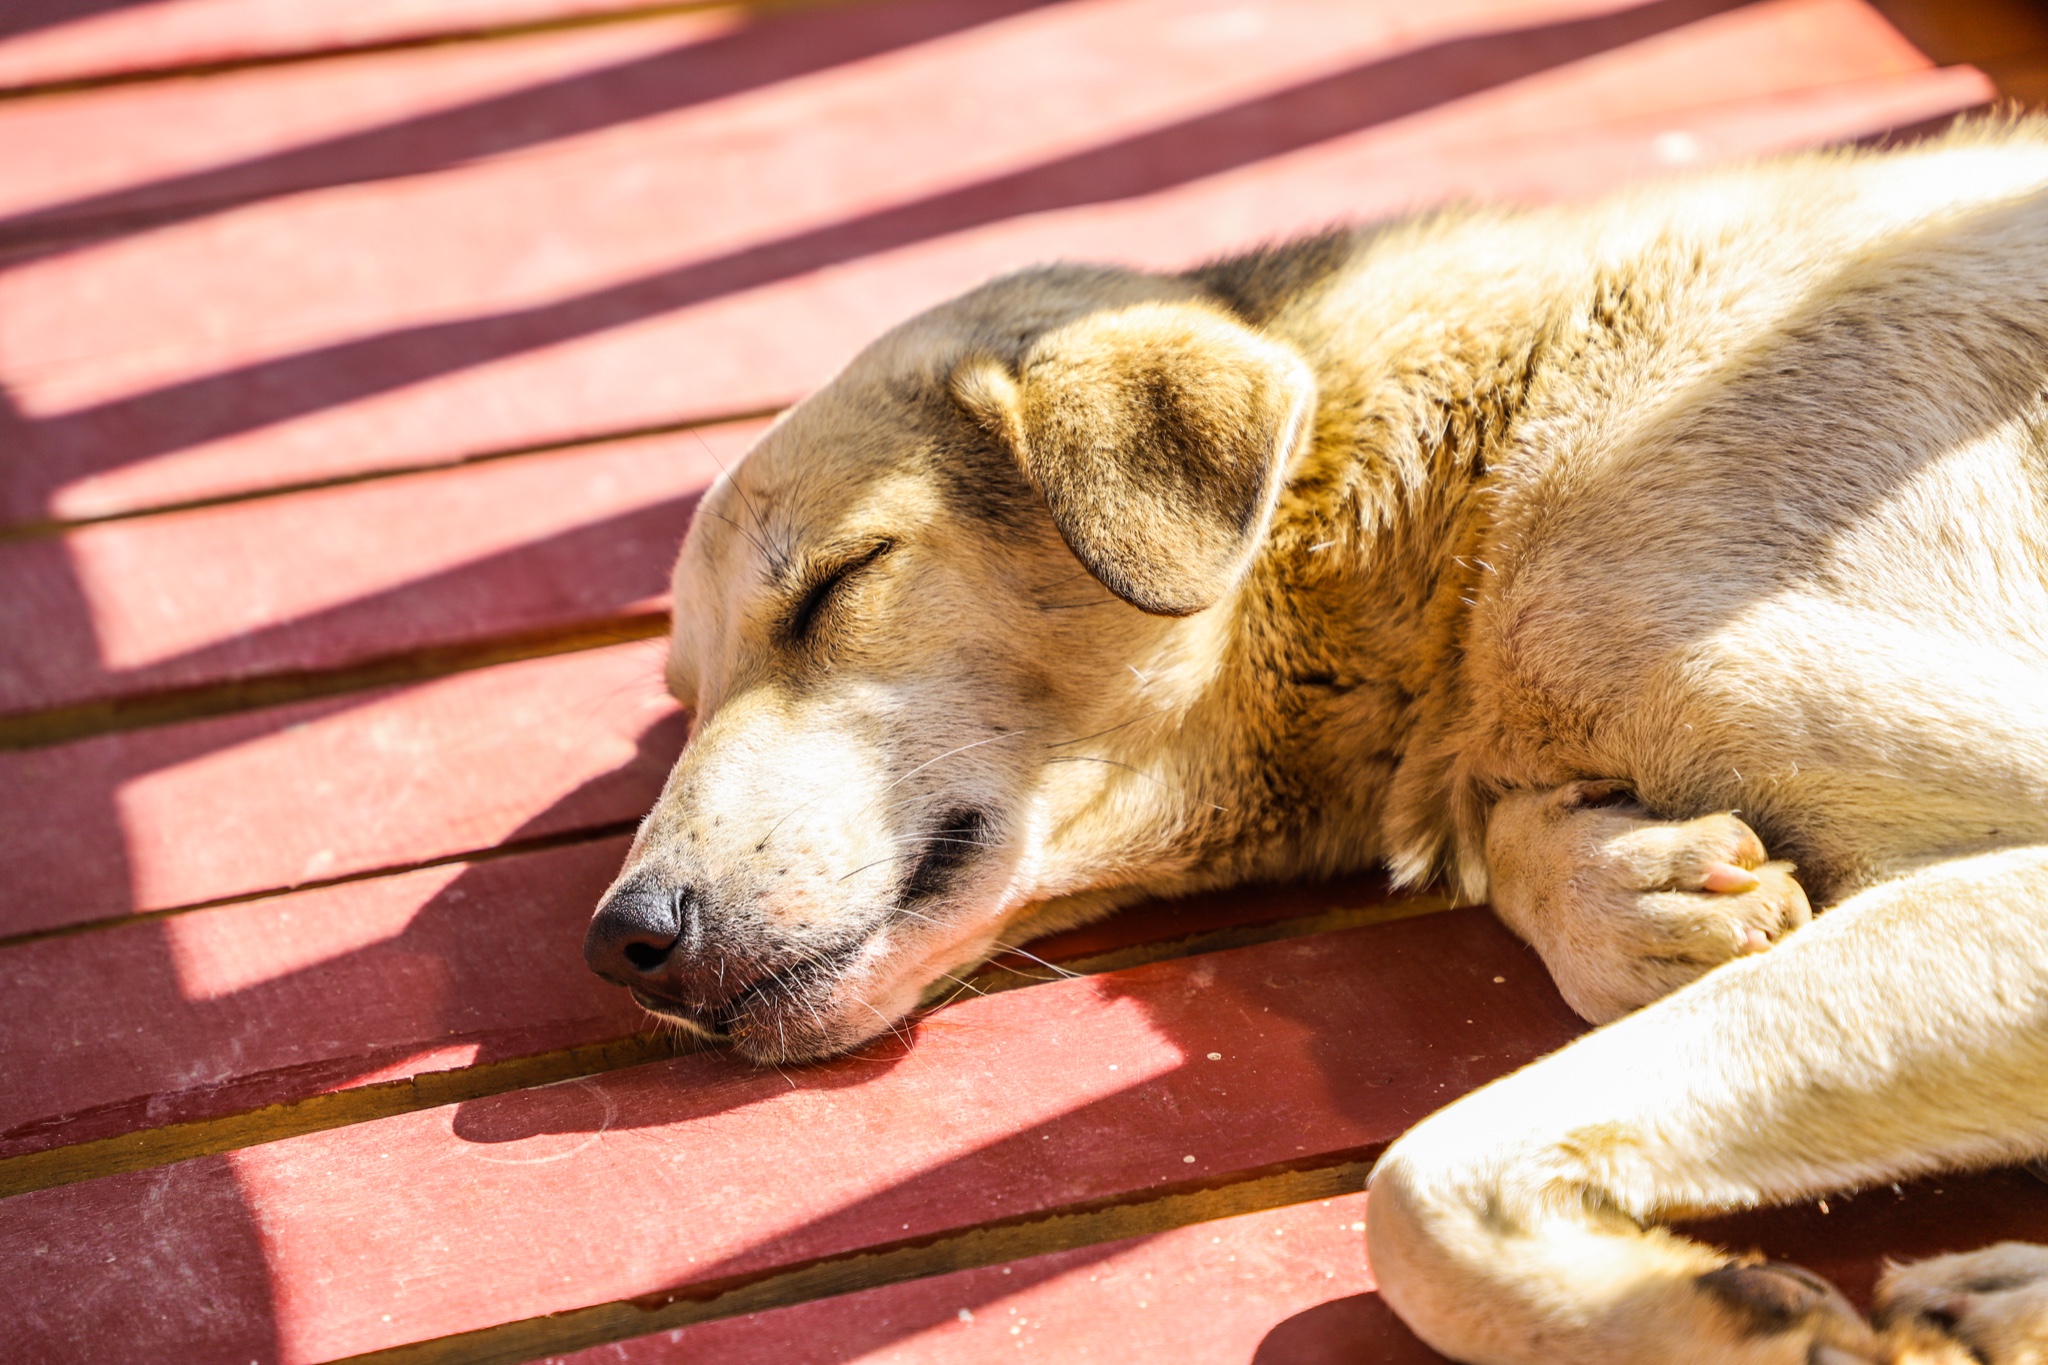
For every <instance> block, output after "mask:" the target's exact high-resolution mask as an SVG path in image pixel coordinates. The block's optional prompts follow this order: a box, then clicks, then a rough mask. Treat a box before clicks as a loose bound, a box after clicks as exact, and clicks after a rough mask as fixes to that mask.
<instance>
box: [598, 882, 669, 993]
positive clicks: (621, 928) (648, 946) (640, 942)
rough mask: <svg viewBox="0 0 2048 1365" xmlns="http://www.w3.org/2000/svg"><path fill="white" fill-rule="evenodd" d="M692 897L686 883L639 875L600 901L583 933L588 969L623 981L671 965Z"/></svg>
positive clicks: (635, 980) (634, 980)
mask: <svg viewBox="0 0 2048 1365" xmlns="http://www.w3.org/2000/svg"><path fill="white" fill-rule="evenodd" d="M692 904H693V898H692V896H691V894H690V892H689V890H688V888H686V887H676V886H671V885H669V884H667V883H665V882H663V881H661V880H660V879H658V878H654V877H644V876H643V877H635V878H633V879H631V880H629V881H627V882H625V883H624V884H622V885H620V886H619V887H617V888H615V889H614V890H613V891H612V893H611V895H609V896H607V897H605V901H604V904H602V905H600V906H598V908H597V914H596V915H594V916H593V917H592V918H591V921H590V929H589V931H588V932H587V933H585V934H584V936H583V960H584V961H585V962H587V963H589V964H590V970H592V971H594V972H596V973H597V974H598V975H599V976H601V977H604V978H605V979H606V980H609V981H615V982H618V983H619V984H620V985H628V986H630V985H635V984H638V983H640V982H643V981H645V980H647V979H648V978H649V977H651V976H657V975H659V974H661V973H662V971H663V969H664V968H666V967H667V966H668V965H669V959H670V957H671V955H672V954H673V953H674V952H675V950H676V945H677V944H678V943H680V942H681V941H682V939H683V936H684V933H685V931H686V930H687V929H688V928H689V927H690V926H689V921H690V918H691V913H690V912H691V906H692Z"/></svg>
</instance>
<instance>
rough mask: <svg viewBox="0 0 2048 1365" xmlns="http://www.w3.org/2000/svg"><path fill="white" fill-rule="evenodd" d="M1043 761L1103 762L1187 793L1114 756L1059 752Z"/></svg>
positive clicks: (1215, 807)
mask: <svg viewBox="0 0 2048 1365" xmlns="http://www.w3.org/2000/svg"><path fill="white" fill-rule="evenodd" d="M1045 761H1046V762H1048V763H1103V764H1107V765H1108V766H1110V767H1112V768H1122V769H1123V770H1124V771H1126V772H1130V773H1136V774H1137V775H1138V776H1139V777H1142V778H1144V779H1145V780H1146V781H1147V782H1150V783H1153V784H1154V785H1155V786H1158V787H1160V788H1161V789H1162V790H1165V791H1170V792H1172V793H1173V794H1174V795H1175V796H1188V795H1189V793H1188V791H1187V790H1186V789H1185V788H1183V787H1176V786H1174V785H1173V784H1172V783H1171V782H1168V781H1166V780H1165V779H1164V778H1160V777H1155V776H1154V775H1152V774H1151V773H1148V772H1146V771H1145V770H1144V769H1143V768H1134V767H1132V766H1131V765H1130V764H1128V763H1124V762H1120V761H1119V760H1117V759H1114V758H1100V757H1097V756H1096V755H1094V754H1060V755H1058V756H1056V757H1053V758H1048V759H1047V760H1045ZM1198 804H1200V805H1204V806H1207V807H1209V809H1211V810H1218V811H1223V812H1225V813H1226V814H1227V813H1228V812H1229V810H1230V808H1229V807H1228V806H1219V805H1217V804H1216V803H1215V802H1214V801H1199V802H1198Z"/></svg>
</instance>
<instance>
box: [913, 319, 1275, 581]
mask: <svg viewBox="0 0 2048 1365" xmlns="http://www.w3.org/2000/svg"><path fill="white" fill-rule="evenodd" d="M953 394H954V397H955V399H956V400H957V401H958V402H959V403H960V405H961V406H962V407H963V408H965V409H966V410H967V411H968V412H969V413H970V414H972V415H973V416H974V417H975V419H976V420H977V421H979V422H980V423H981V425H982V426H983V427H984V428H985V429H987V430H988V431H989V432H990V433H991V434H992V435H994V436H995V437H996V438H997V439H999V440H1001V441H1002V442H1003V443H1004V444H1005V445H1007V446H1008V447H1009V449H1010V451H1011V453H1012V454H1013V455H1014V456H1015V457H1016V459H1017V463H1018V464H1019V466H1020V467H1022V469H1023V471H1024V476H1025V478H1027V479H1029V480H1030V482H1031V485H1032V487H1034V488H1036V489H1037V490H1038V491H1039V492H1040V493H1041V494H1042V495H1043V496H1044V498H1045V503H1046V506H1047V507H1048V508H1050V509H1051V510H1052V519H1053V523H1054V525H1056V526H1058V527H1059V530H1060V534H1061V535H1062V536H1063V537H1065V538H1066V542H1067V544H1068V546H1070V547H1071V548H1072V549H1073V551H1074V554H1075V555H1076V556H1078V557H1079V558H1080V560H1081V562H1082V563H1083V564H1085V565H1087V566H1088V570H1089V572H1091V573H1093V574H1094V575H1095V576H1096V577H1097V578H1099V579H1101V580H1102V582H1103V583H1104V584H1105V585H1106V586H1107V587H1108V588H1109V590H1110V591H1111V592H1114V593H1115V594H1116V595H1117V596H1119V597H1121V598H1123V599H1124V600H1125V601H1127V602H1129V603H1131V604H1132V605H1133V606H1137V607H1141V608H1143V609H1144V610H1146V611H1149V612H1154V613H1157V614H1159V615H1163V616H1186V615H1188V614H1189V613H1191V612H1197V611H1200V610H1202V608H1204V607H1207V606H1209V605H1211V604H1213V603H1214V602H1216V601H1217V600H1218V599H1219V598H1221V597H1222V596H1223V595H1224V593H1226V592H1227V591H1229V589H1230V588H1231V586H1232V585H1233V584H1235V583H1236V582H1237V580H1238V578H1239V577H1240V576H1241V575H1242V574H1243V573H1244V570H1245V567H1246V566H1247V565H1248V564H1249V563H1250V562H1251V558H1252V555H1253V553H1254V551H1256V550H1257V548H1258V544H1259V541H1260V539H1261V538H1262V537H1263V536H1264V534H1265V531H1266V526H1267V523H1268V521H1269V520H1270V518H1271V516H1272V511H1273V503H1274V500H1275V498H1276V497H1277V496H1278V495H1279V490H1280V481H1281V478H1282V475H1283V474H1284V472H1285V466H1286V464H1287V460H1288V457H1289V456H1290V455H1291V454H1292V453H1293V451H1294V448H1295V446H1296V444H1297V443H1298V442H1299V441H1301V440H1302V438H1303V437H1304V436H1305V435H1306V433H1307V430H1308V425H1309V421H1310V413H1311V409H1312V408H1313V406H1314V401H1315V381H1314V379H1313V378H1312V377H1311V375H1310V374H1309V370H1308V366H1307V365H1306V364H1304V363H1303V361H1302V359H1301V357H1300V356H1299V355H1297V354H1295V353H1294V352H1293V351H1292V350H1289V349H1288V348H1287V347H1285V346H1282V345H1280V344H1278V343H1276V342H1272V341H1269V340H1267V339H1266V338H1264V337H1262V336H1260V335H1259V334H1258V333H1256V332H1254V331H1252V330H1251V329H1250V328H1248V327H1245V326H1244V325H1243V324H1241V323H1239V322H1237V321H1235V320H1233V319H1231V318H1229V317H1227V316H1225V315H1224V314H1222V313H1220V312H1218V311H1216V310H1214V309H1211V308H1208V307H1204V306H1202V305H1200V304H1194V303H1158V304H1140V305H1138V306H1135V307H1130V308H1123V309H1117V310H1114V311H1105V312H1099V313H1092V314H1089V315H1088V316H1086V317H1083V318H1081V319H1079V320H1078V321H1075V322H1071V323H1068V324H1067V325H1065V326H1063V327H1060V328H1057V329H1055V330H1053V331H1051V332H1048V333H1046V334H1045V335H1044V336H1042V337H1040V338H1039V339H1038V341H1037V343H1036V344H1034V345H1033V346H1032V347H1031V349H1030V350H1029V351H1028V352H1027V353H1026V355H1025V357H1024V360H1023V363H1022V364H1021V365H1020V366H1019V367H1018V368H1017V371H1016V372H1015V373H1014V374H1012V373H1011V371H1010V370H1009V369H1008V368H1007V367H1006V366H1004V365H1003V363H1002V362H1001V361H999V360H996V359H993V358H991V357H987V356H976V357H970V358H969V359H968V360H966V361H964V362H962V363H961V365H960V366H959V367H958V368H957V369H956V370H955V371H954V373H953Z"/></svg>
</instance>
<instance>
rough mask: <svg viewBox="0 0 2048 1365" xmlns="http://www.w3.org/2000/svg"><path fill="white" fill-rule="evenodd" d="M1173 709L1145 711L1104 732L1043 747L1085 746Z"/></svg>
mask: <svg viewBox="0 0 2048 1365" xmlns="http://www.w3.org/2000/svg"><path fill="white" fill-rule="evenodd" d="M1175 709H1176V708H1174V707H1171V706H1162V707H1160V708H1159V709H1158V710H1157V711H1147V712H1146V713H1145V714H1144V715H1142V716H1132V717H1131V718H1130V719H1129V720H1122V721H1118V722H1117V723H1116V724H1115V725H1112V726H1110V727H1109V728H1108V729H1106V730H1097V731H1096V732H1095V733H1094V734H1090V735H1082V736H1080V737H1079V738H1076V739H1062V740H1058V741H1056V742H1054V743H1051V744H1048V745H1046V746H1045V747H1046V748H1048V749H1064V748H1066V747H1067V746H1068V745H1069V744H1085V743H1087V742H1088V741H1089V740H1091V739H1101V738H1102V737H1103V736H1104V735H1111V734H1115V733H1116V732H1117V731H1118V730H1122V729H1125V728H1127V727H1129V726H1132V725H1136V724H1138V723H1139V722H1141V721H1147V720H1157V719H1158V718H1159V717H1161V716H1164V715H1170V714H1172V712H1173V711H1174V710H1175Z"/></svg>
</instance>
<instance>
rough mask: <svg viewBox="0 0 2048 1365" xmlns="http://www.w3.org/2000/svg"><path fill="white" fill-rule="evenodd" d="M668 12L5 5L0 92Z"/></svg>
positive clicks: (565, 1) (254, 2)
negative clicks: (612, 17)
mask: <svg viewBox="0 0 2048 1365" xmlns="http://www.w3.org/2000/svg"><path fill="white" fill-rule="evenodd" d="M664 8H668V9H673V8H678V6H676V5H674V4H663V3H661V0H351V2H350V3H349V4H346V5H307V4H298V3H294V0H154V3H149V4H123V3H120V2H119V0H10V3H9V4H8V6H7V10H6V13H5V14H4V15H0V93H18V92H21V91H23V90H32V89H36V88H38V87H45V86H53V85H63V84H66V83H70V82H81V81H104V80H108V79H118V78H121V77H124V76H135V75H140V74H145V73H150V72H168V71H173V70H177V69H179V68H191V67H202V68H204V67H219V66H226V65H234V64H236V63H243V62H262V61H277V60H280V59H288V58H293V57H304V56H310V55H315V54H319V53H323V52H331V51H334V50H336V49H342V50H347V49H360V48H376V47H382V46H392V45H398V44H405V43H421V42H432V41H434V40H436V39H443V38H447V37H451V36H456V35H463V34H484V33H493V32H503V31H504V30H506V29H515V28H519V27H522V26H542V25H551V24H568V23H574V22H576V21H577V20H586V21H587V20H591V19H597V18H601V17H604V16H607V15H631V14H633V13H635V12H636V11H646V10H657V9H664Z"/></svg>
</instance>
